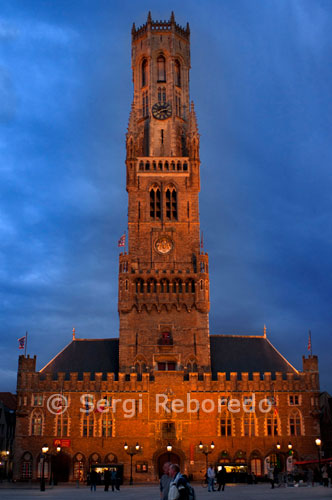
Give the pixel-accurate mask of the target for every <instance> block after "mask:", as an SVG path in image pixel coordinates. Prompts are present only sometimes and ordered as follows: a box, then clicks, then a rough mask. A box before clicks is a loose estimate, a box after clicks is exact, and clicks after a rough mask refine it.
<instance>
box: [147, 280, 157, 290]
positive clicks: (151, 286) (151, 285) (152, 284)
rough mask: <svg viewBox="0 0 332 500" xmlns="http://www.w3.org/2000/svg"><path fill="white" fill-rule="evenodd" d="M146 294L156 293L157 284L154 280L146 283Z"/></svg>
mask: <svg viewBox="0 0 332 500" xmlns="http://www.w3.org/2000/svg"><path fill="white" fill-rule="evenodd" d="M147 292H148V293H156V292H157V282H156V280H155V279H150V280H149V281H148V283H147Z"/></svg>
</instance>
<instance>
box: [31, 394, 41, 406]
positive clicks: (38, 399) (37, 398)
mask: <svg viewBox="0 0 332 500" xmlns="http://www.w3.org/2000/svg"><path fill="white" fill-rule="evenodd" d="M32 404H33V406H43V395H42V394H34V395H33V400H32Z"/></svg>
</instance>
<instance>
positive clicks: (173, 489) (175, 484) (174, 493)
mask: <svg viewBox="0 0 332 500" xmlns="http://www.w3.org/2000/svg"><path fill="white" fill-rule="evenodd" d="M169 476H170V478H171V482H170V485H169V492H168V500H188V488H187V480H186V478H184V477H183V475H182V474H181V472H180V466H179V465H178V464H171V465H170V466H169Z"/></svg>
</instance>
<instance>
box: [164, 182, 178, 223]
mask: <svg viewBox="0 0 332 500" xmlns="http://www.w3.org/2000/svg"><path fill="white" fill-rule="evenodd" d="M177 216H178V209H177V199H176V189H175V188H174V187H171V188H167V189H166V219H168V220H176V219H177Z"/></svg>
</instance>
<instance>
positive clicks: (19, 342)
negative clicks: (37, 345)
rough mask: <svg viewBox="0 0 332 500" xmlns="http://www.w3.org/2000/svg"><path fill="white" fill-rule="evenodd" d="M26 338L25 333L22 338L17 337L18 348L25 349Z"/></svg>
mask: <svg viewBox="0 0 332 500" xmlns="http://www.w3.org/2000/svg"><path fill="white" fill-rule="evenodd" d="M25 339H26V336H25V335H24V337H21V338H20V339H17V340H18V348H19V349H24V347H25Z"/></svg>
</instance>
